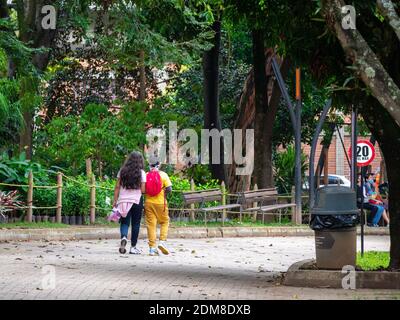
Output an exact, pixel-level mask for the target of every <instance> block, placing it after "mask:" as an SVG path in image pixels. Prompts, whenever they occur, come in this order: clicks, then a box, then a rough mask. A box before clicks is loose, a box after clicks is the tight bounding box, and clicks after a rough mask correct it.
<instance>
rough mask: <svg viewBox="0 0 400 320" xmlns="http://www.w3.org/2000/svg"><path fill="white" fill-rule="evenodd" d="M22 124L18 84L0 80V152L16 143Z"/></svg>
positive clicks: (3, 79)
mask: <svg viewBox="0 0 400 320" xmlns="http://www.w3.org/2000/svg"><path fill="white" fill-rule="evenodd" d="M22 123H23V117H22V114H21V107H20V101H19V82H18V81H17V80H10V79H7V78H0V151H1V150H10V149H12V148H10V145H12V144H13V143H16V142H17V141H18V133H19V130H20V128H21V126H22Z"/></svg>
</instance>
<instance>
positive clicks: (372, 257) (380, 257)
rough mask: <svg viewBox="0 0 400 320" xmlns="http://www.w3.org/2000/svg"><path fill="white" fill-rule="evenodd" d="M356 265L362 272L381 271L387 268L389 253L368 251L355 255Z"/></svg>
mask: <svg viewBox="0 0 400 320" xmlns="http://www.w3.org/2000/svg"><path fill="white" fill-rule="evenodd" d="M357 265H358V266H359V267H360V268H361V269H362V270H364V271H375V270H383V269H387V268H388V267H389V252H384V251H368V252H364V256H363V257H361V253H360V252H358V253H357Z"/></svg>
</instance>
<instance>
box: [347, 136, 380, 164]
mask: <svg viewBox="0 0 400 320" xmlns="http://www.w3.org/2000/svg"><path fill="white" fill-rule="evenodd" d="M349 156H350V159H351V147H350V149H349ZM356 156H357V166H358V167H366V166H368V165H370V164H371V162H372V161H374V159H375V147H374V146H373V144H372V143H371V142H369V141H368V140H358V141H357V150H356Z"/></svg>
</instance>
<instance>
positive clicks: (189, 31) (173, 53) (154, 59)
mask: <svg viewBox="0 0 400 320" xmlns="http://www.w3.org/2000/svg"><path fill="white" fill-rule="evenodd" d="M109 13H110V21H112V25H109V26H107V28H106V32H105V33H104V34H101V35H99V38H100V43H101V44H102V47H103V48H104V49H106V51H108V52H109V53H110V54H109V56H110V57H111V58H112V59H115V58H118V60H119V61H118V64H130V65H133V66H135V64H136V65H137V63H138V62H139V51H140V50H143V51H144V53H145V63H146V65H150V66H158V67H162V66H163V65H164V63H166V62H168V63H170V62H178V63H191V62H192V61H193V57H194V56H195V55H196V54H197V55H198V54H199V53H201V52H202V51H203V50H207V49H209V48H210V44H209V43H208V40H209V39H211V38H212V36H213V34H212V33H211V32H210V31H209V30H207V23H206V21H202V16H201V15H199V14H198V12H197V11H196V10H194V8H192V7H190V6H188V5H187V4H186V3H185V2H181V1H174V0H161V1H159V0H158V1H144V2H137V3H135V5H132V4H131V3H125V2H123V1H118V2H116V3H115V4H114V5H113V6H112V7H111V10H110V12H109ZM166 13H167V14H166Z"/></svg>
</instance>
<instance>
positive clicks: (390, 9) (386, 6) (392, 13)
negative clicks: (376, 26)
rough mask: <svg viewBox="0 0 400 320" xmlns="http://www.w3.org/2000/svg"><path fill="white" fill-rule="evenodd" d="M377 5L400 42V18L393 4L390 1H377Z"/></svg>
mask: <svg viewBox="0 0 400 320" xmlns="http://www.w3.org/2000/svg"><path fill="white" fill-rule="evenodd" d="M376 5H377V7H378V9H379V11H380V12H381V13H382V15H383V16H384V17H385V19H386V20H387V21H388V23H389V24H390V26H391V27H392V29H393V31H394V32H395V33H396V36H397V38H398V39H399V41H400V17H399V15H398V14H397V12H396V9H395V7H394V5H393V2H392V1H390V0H377V1H376Z"/></svg>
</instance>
